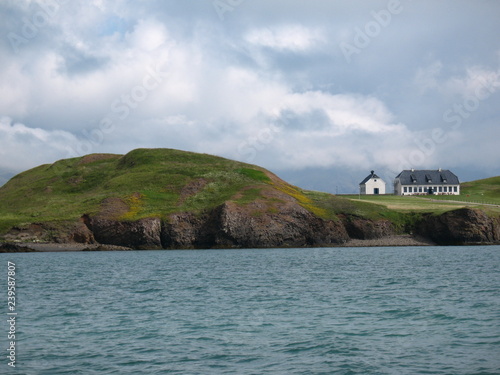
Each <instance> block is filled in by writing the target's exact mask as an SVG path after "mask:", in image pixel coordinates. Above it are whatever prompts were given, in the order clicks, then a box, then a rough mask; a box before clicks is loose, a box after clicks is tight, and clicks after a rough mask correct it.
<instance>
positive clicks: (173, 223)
mask: <svg viewBox="0 0 500 375" xmlns="http://www.w3.org/2000/svg"><path fill="white" fill-rule="evenodd" d="M274 208H275V210H271V211H270V212H266V209H269V207H267V206H263V203H261V202H259V201H254V202H252V203H249V204H247V205H245V206H240V205H237V204H236V203H234V202H226V203H224V204H222V205H220V206H218V207H216V208H215V209H213V210H211V211H210V212H206V213H203V214H199V215H196V214H194V213H189V212H183V213H176V214H172V215H170V217H169V218H168V219H167V220H165V221H164V222H163V223H162V222H161V221H160V219H156V218H150V219H142V220H139V221H136V222H126V221H116V220H110V219H105V218H101V217H88V216H87V217H84V222H85V223H86V224H87V226H88V228H89V230H91V231H92V233H93V236H94V238H95V240H96V241H98V242H99V243H102V244H111V245H119V246H127V247H131V248H136V249H156V248H165V249H190V248H235V247H246V248H252V247H259V248H261V247H302V246H329V245H338V244H343V243H345V242H346V241H348V240H349V236H348V234H347V232H346V230H345V228H344V226H343V224H342V222H341V221H340V220H338V221H331V220H323V219H320V218H318V217H316V216H314V215H313V214H311V213H310V212H309V211H307V210H306V209H304V208H303V207H302V206H300V205H299V204H297V203H296V202H291V201H287V202H281V203H280V204H279V205H278V207H274Z"/></svg>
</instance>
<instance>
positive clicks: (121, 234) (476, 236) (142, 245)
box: [0, 199, 500, 252]
mask: <svg viewBox="0 0 500 375" xmlns="http://www.w3.org/2000/svg"><path fill="white" fill-rule="evenodd" d="M259 204H260V203H259V202H257V201H256V202H252V203H250V204H247V205H246V206H244V207H242V206H238V205H236V204H234V203H232V202H226V203H224V204H223V205H221V206H219V207H217V208H215V209H213V210H211V211H207V212H205V213H202V214H194V213H189V212H185V213H178V214H172V215H170V217H168V218H166V219H160V218H145V219H141V220H138V221H117V220H113V219H111V218H106V217H103V216H94V217H90V216H87V215H84V216H83V217H82V219H81V221H80V222H78V223H73V224H72V226H71V230H66V231H64V232H62V233H61V234H60V235H59V236H58V237H57V236H56V237H54V241H50V242H43V243H41V242H40V241H39V240H38V238H44V237H46V236H47V235H46V232H47V231H49V230H50V231H52V229H51V228H48V229H47V228H44V226H43V225H42V224H33V225H32V226H31V227H30V228H31V229H28V232H29V233H26V231H24V232H23V231H21V230H19V229H16V230H14V231H13V232H12V234H11V235H10V237H8V238H6V241H7V242H10V244H4V245H2V246H0V252H26V251H36V252H41V251H113V250H131V249H135V250H159V249H167V250H168V249H172V250H175V249H230V248H280V247H281V248H292V247H295V248H296V247H304V248H306V247H337V246H343V247H359V246H432V245H492V244H500V219H499V218H492V217H489V216H488V215H486V214H485V213H484V212H483V211H480V210H477V209H470V208H463V209H458V210H455V211H449V212H445V213H443V214H441V215H432V214H424V215H422V216H421V217H419V218H418V220H416V221H415V222H412V223H411V225H407V227H406V228H405V231H406V232H407V233H406V234H404V233H403V234H402V233H401V229H399V231H398V230H396V228H395V227H394V224H393V223H392V222H390V221H389V220H385V219H382V220H370V219H367V218H363V217H360V216H356V215H343V214H339V215H338V217H337V219H336V220H325V219H321V218H319V217H317V216H315V215H313V214H312V213H311V212H309V211H307V210H306V209H304V208H303V207H302V206H300V205H299V204H297V203H296V202H295V201H293V200H291V199H289V200H283V201H282V203H279V204H277V206H276V207H277V209H276V210H275V211H270V212H266V213H264V214H262V209H261V207H260V206H259ZM409 233H411V234H409ZM6 237H7V236H6ZM26 238H30V240H29V241H30V242H28V241H26V240H24V241H23V239H26Z"/></svg>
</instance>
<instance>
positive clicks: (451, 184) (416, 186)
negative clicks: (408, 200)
mask: <svg viewBox="0 0 500 375" xmlns="http://www.w3.org/2000/svg"><path fill="white" fill-rule="evenodd" d="M394 194H395V195H429V194H434V195H460V181H459V180H458V177H457V176H456V175H455V174H454V173H452V172H451V171H449V170H447V169H436V170H416V169H410V170H404V171H402V172H401V173H400V174H399V175H397V176H396V179H395V180H394Z"/></svg>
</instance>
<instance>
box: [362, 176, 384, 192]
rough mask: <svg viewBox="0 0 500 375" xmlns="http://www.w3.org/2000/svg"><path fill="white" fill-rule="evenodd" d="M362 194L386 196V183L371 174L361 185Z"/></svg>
mask: <svg viewBox="0 0 500 375" xmlns="http://www.w3.org/2000/svg"><path fill="white" fill-rule="evenodd" d="M359 193H360V194H385V182H384V180H382V179H381V178H380V177H379V176H377V175H376V174H375V171H371V173H370V174H369V175H368V176H367V177H366V178H365V179H364V180H363V181H361V182H360V184H359Z"/></svg>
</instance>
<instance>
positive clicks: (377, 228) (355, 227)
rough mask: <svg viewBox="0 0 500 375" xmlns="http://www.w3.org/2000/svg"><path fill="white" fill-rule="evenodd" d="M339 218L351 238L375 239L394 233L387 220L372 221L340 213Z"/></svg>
mask: <svg viewBox="0 0 500 375" xmlns="http://www.w3.org/2000/svg"><path fill="white" fill-rule="evenodd" d="M341 219H342V223H343V224H344V226H345V228H346V230H347V233H348V234H349V237H350V238H352V239H357V240H375V239H378V238H383V237H388V236H392V235H394V234H396V233H395V230H394V227H393V225H392V223H391V222H390V221H389V220H378V221H372V220H368V219H365V218H362V217H359V216H355V215H349V216H346V215H341Z"/></svg>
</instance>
